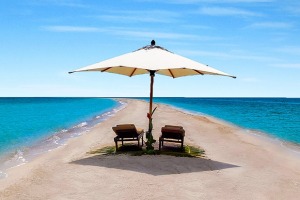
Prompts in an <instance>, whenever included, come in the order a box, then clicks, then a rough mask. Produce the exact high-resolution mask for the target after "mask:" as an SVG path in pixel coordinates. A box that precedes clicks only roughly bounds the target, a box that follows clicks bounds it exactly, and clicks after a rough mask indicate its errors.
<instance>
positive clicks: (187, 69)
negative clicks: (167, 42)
mask: <svg viewBox="0 0 300 200" xmlns="http://www.w3.org/2000/svg"><path fill="white" fill-rule="evenodd" d="M82 71H100V72H110V73H116V74H122V75H126V76H130V77H131V76H134V75H140V74H148V73H149V71H155V73H156V74H161V75H165V76H170V77H173V78H177V77H181V76H189V75H199V74H200V75H204V74H210V75H221V76H229V77H233V78H235V76H231V75H229V74H226V73H224V72H221V71H219V70H217V69H214V68H212V67H209V66H208V65H204V64H202V63H199V62H196V61H193V60H191V59H188V58H185V57H183V56H180V55H177V54H175V53H172V52H170V51H168V50H166V49H164V48H162V47H160V46H156V45H155V43H154V42H152V45H149V46H145V47H143V48H140V49H138V50H136V51H133V52H130V53H127V54H123V55H121V56H117V57H114V58H111V59H108V60H104V61H102V62H98V63H96V64H93V65H89V66H86V67H83V68H80V69H77V70H74V71H72V72H70V73H73V72H82Z"/></svg>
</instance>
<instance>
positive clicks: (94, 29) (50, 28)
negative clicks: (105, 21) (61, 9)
mask: <svg viewBox="0 0 300 200" xmlns="http://www.w3.org/2000/svg"><path fill="white" fill-rule="evenodd" d="M42 29H44V30H47V31H52V32H101V31H103V29H100V28H97V27H85V26H42Z"/></svg>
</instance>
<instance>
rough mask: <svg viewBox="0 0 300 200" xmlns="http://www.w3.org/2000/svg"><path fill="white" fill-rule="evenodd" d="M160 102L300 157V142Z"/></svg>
mask: <svg viewBox="0 0 300 200" xmlns="http://www.w3.org/2000/svg"><path fill="white" fill-rule="evenodd" d="M121 99H122V98H120V100H121ZM134 100H136V101H142V102H145V103H149V102H148V101H147V100H142V99H134ZM159 104H161V105H164V106H167V107H170V108H172V109H175V110H178V111H179V112H182V113H187V114H190V115H193V116H200V117H206V118H208V119H209V120H211V121H214V122H216V123H222V124H226V125H227V126H232V127H235V128H236V129H240V130H241V132H242V133H243V134H250V135H254V136H255V137H258V138H260V139H263V140H265V141H268V142H270V143H273V144H275V145H278V146H280V147H282V148H283V149H285V150H288V151H290V152H291V153H293V154H295V155H296V156H299V158H300V143H296V142H292V141H288V140H284V139H282V138H279V137H276V136H274V135H272V134H270V133H267V132H264V131H262V130H255V129H249V128H246V127H242V126H240V125H238V124H234V123H232V122H229V121H226V120H224V119H221V118H218V117H215V116H212V115H209V114H206V113H202V112H197V111H190V110H186V109H184V108H179V107H176V106H173V105H171V104H167V103H153V107H155V105H159Z"/></svg>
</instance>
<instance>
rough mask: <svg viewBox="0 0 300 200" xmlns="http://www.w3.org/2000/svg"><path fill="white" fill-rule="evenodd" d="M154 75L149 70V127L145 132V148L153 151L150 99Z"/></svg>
mask: <svg viewBox="0 0 300 200" xmlns="http://www.w3.org/2000/svg"><path fill="white" fill-rule="evenodd" d="M154 76H155V71H153V70H150V101H149V102H150V103H149V113H148V118H149V128H148V131H147V134H146V137H147V142H146V146H147V147H146V149H147V150H148V151H153V150H154V147H153V143H155V140H154V139H153V135H152V129H153V124H152V114H153V111H152V101H153V83H154Z"/></svg>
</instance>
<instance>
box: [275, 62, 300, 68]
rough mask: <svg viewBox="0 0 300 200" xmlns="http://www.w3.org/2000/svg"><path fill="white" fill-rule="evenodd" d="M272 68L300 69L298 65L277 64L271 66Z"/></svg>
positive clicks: (299, 64)
mask: <svg viewBox="0 0 300 200" xmlns="http://www.w3.org/2000/svg"><path fill="white" fill-rule="evenodd" d="M271 66H272V67H280V68H292V69H300V63H279V64H271Z"/></svg>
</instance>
